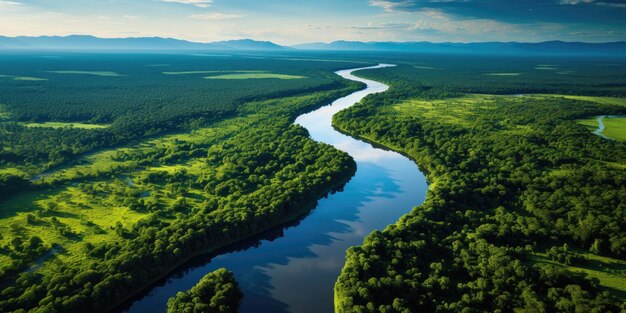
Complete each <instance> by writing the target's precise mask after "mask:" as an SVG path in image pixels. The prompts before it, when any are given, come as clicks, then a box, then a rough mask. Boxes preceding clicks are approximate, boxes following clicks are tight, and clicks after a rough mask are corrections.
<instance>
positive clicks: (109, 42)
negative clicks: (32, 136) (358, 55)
mask: <svg viewBox="0 0 626 313" xmlns="http://www.w3.org/2000/svg"><path fill="white" fill-rule="evenodd" d="M2 49H13V50H241V51H255V50H258V51H290V50H300V51H312V50H317V51H384V52H403V53H411V52H412V53H474V54H494V53H495V54H566V55H576V54H602V55H620V56H626V41H615V42H604V43H587V42H567V41H560V40H552V41H543V42H516V41H508V42H498V41H492V42H470V43H460V42H437V43H436V42H428V41H404V42H399V41H368V42H363V41H348V40H338V41H333V42H329V43H325V42H312V43H304V44H297V45H292V46H283V45H278V44H276V43H273V42H271V41H258V40H253V39H236V40H224V41H216V42H206V43H204V42H193V41H188V40H183V39H176V38H170V37H124V38H101V37H96V36H92V35H69V36H17V37H6V36H0V50H2Z"/></svg>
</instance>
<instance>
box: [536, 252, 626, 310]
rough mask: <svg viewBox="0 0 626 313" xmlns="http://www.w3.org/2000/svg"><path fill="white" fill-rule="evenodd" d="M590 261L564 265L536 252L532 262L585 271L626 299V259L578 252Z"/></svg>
mask: <svg viewBox="0 0 626 313" xmlns="http://www.w3.org/2000/svg"><path fill="white" fill-rule="evenodd" d="M577 254H578V255H580V256H582V257H584V258H586V259H587V260H588V261H587V262H586V264H584V265H576V266H573V265H564V264H560V263H557V262H555V261H552V260H551V259H550V257H549V256H548V255H547V254H546V253H534V254H533V255H531V260H532V262H534V263H536V264H550V265H553V266H557V267H561V268H564V269H567V270H568V271H571V272H576V273H584V274H586V275H587V276H588V277H591V278H596V279H598V281H599V282H600V285H602V286H603V287H605V288H606V289H607V290H608V291H609V292H610V293H612V294H613V295H614V296H616V297H618V298H619V299H620V300H622V301H626V261H622V260H619V259H613V258H608V257H603V256H599V255H595V254H592V253H588V252H581V251H578V252H577Z"/></svg>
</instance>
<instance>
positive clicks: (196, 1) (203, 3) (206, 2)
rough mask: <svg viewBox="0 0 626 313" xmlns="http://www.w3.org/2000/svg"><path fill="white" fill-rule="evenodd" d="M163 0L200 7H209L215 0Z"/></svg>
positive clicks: (164, 0)
mask: <svg viewBox="0 0 626 313" xmlns="http://www.w3.org/2000/svg"><path fill="white" fill-rule="evenodd" d="M163 2H173V3H182V4H191V5H195V6H197V7H200V8H207V7H210V6H211V4H212V3H213V0H163Z"/></svg>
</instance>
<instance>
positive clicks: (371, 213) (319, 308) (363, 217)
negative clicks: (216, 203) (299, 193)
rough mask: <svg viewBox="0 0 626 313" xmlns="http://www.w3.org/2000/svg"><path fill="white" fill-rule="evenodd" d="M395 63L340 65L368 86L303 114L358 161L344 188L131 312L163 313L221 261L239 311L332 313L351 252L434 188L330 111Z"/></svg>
mask: <svg viewBox="0 0 626 313" xmlns="http://www.w3.org/2000/svg"><path fill="white" fill-rule="evenodd" d="M389 66H392V65H387V64H380V65H378V66H373V67H366V68H357V69H350V70H342V71H338V72H337V74H338V75H340V76H341V77H343V78H346V79H349V80H354V81H359V82H362V83H365V84H366V85H367V88H365V89H363V90H360V91H357V92H354V93H352V94H350V95H348V96H346V97H343V98H340V99H337V100H336V101H334V102H333V103H332V104H330V105H327V106H324V107H321V108H319V109H317V110H315V111H313V112H310V113H307V114H303V115H301V116H299V117H298V118H297V119H296V121H295V123H297V124H300V125H302V126H303V127H305V128H306V129H307V130H308V131H309V134H310V135H311V138H313V139H314V140H316V141H319V142H324V143H327V144H330V145H333V146H334V147H335V148H337V149H339V150H342V151H345V152H347V153H348V154H349V155H350V156H352V158H354V160H355V161H356V163H357V171H356V174H355V176H354V177H353V178H352V179H351V180H350V181H349V182H348V183H347V184H346V186H345V187H344V188H343V190H342V191H341V192H337V193H333V194H330V195H328V197H326V198H324V199H321V200H320V201H319V203H318V205H317V207H316V208H315V209H314V210H313V211H311V213H310V214H309V215H307V216H306V217H304V218H303V219H302V220H300V221H296V222H294V223H292V224H291V225H288V226H285V227H281V228H278V229H274V230H271V231H268V232H265V233H264V234H261V235H259V236H256V237H255V238H251V239H248V240H245V241H243V242H242V243H239V244H237V245H235V246H232V247H229V248H227V249H223V250H221V251H218V252H217V253H212V254H209V255H205V256H201V257H198V258H196V259H194V260H192V261H190V262H189V263H188V264H185V265H184V266H183V267H181V268H180V269H178V270H177V271H175V272H174V273H172V274H171V275H169V276H168V277H167V278H165V279H163V280H162V281H161V282H159V283H157V284H156V285H154V286H152V287H151V288H150V290H148V291H146V292H145V293H144V294H143V295H141V296H140V297H139V298H137V299H135V300H134V301H133V302H132V303H130V304H129V305H128V307H127V308H126V309H125V312H133V313H135V312H164V311H165V308H166V303H167V299H168V298H169V297H172V296H174V295H175V294H176V293H177V292H178V291H183V290H187V289H190V288H191V287H192V286H194V285H195V284H196V283H197V282H198V281H199V280H200V278H202V276H204V275H206V274H207V273H208V272H211V271H214V270H215V269H217V268H220V267H226V268H228V269H229V270H231V271H232V272H233V273H234V274H235V277H236V279H237V281H238V282H239V285H240V287H241V289H242V291H243V293H244V299H243V302H242V304H241V307H240V312H250V313H252V312H254V313H263V312H272V313H276V312H278V313H280V312H296V313H309V312H311V313H321V312H332V311H333V287H334V284H335V281H336V280H337V277H338V276H339V273H340V272H341V268H342V267H343V265H344V262H345V252H346V249H348V248H349V247H351V246H355V245H359V244H361V243H362V242H363V239H364V237H365V236H367V235H368V234H369V233H371V232H372V231H374V230H382V229H384V228H385V226H387V225H389V224H392V223H394V222H396V221H397V220H398V219H399V218H400V217H401V216H402V215H404V214H406V213H408V212H409V211H410V210H411V208H413V207H414V206H416V205H419V204H421V203H422V202H423V201H424V198H425V196H426V190H427V188H428V186H427V184H426V178H425V176H424V175H423V174H422V173H421V172H420V171H419V169H418V167H417V165H416V164H415V163H414V162H413V161H411V160H409V159H408V158H406V157H404V156H402V155H401V154H399V153H396V152H393V151H388V150H385V149H381V148H377V147H373V146H372V145H371V144H369V143H365V142H363V141H360V140H356V139H354V138H352V137H350V136H346V135H344V134H341V133H339V132H338V131H336V130H335V129H334V128H333V127H332V125H331V121H332V116H333V115H334V114H335V113H337V112H339V111H341V110H343V109H345V108H347V107H349V106H351V105H354V104H355V103H358V102H359V101H361V99H363V98H364V97H366V96H367V95H370V94H373V93H379V92H384V91H386V90H387V89H388V86H387V85H385V84H382V83H379V82H376V81H372V80H367V79H362V78H359V77H356V76H354V75H353V74H352V73H353V72H355V71H358V70H364V69H377V68H384V67H389Z"/></svg>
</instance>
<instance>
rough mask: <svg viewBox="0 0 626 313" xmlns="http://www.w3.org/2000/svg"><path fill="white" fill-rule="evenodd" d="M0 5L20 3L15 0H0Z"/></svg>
mask: <svg viewBox="0 0 626 313" xmlns="http://www.w3.org/2000/svg"><path fill="white" fill-rule="evenodd" d="M0 5H21V3H20V2H15V1H0Z"/></svg>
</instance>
